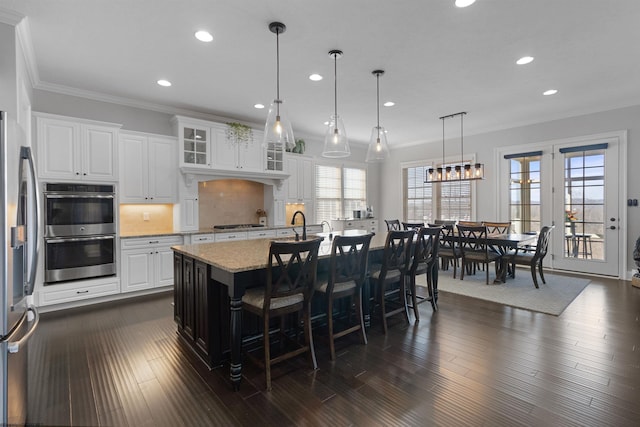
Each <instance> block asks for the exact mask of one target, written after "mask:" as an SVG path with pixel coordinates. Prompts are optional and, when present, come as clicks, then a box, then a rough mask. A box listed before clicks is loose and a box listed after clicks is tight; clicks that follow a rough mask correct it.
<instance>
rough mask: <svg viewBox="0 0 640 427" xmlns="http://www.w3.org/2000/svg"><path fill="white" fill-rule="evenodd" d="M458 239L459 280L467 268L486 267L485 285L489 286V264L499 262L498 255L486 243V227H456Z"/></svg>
mask: <svg viewBox="0 0 640 427" xmlns="http://www.w3.org/2000/svg"><path fill="white" fill-rule="evenodd" d="M458 236H459V238H460V251H461V253H462V267H461V268H460V280H464V273H465V270H467V267H469V266H472V265H475V264H483V265H486V266H487V268H485V271H486V274H487V285H488V284H489V264H490V263H492V262H495V263H496V271H497V270H498V267H497V263H498V262H499V261H500V258H501V255H500V253H498V252H496V251H494V250H492V249H491V248H490V246H489V243H488V241H487V227H485V226H484V225H482V226H465V225H458Z"/></svg>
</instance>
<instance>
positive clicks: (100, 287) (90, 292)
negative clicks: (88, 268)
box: [39, 281, 120, 305]
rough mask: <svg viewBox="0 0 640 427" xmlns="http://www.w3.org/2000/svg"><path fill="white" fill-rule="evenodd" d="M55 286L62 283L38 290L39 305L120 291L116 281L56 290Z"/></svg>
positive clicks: (95, 296)
mask: <svg viewBox="0 0 640 427" xmlns="http://www.w3.org/2000/svg"><path fill="white" fill-rule="evenodd" d="M56 286H64V285H50V286H48V288H51V289H45V290H43V291H40V294H39V297H40V298H39V299H40V305H51V304H61V303H64V302H71V301H78V300H83V299H88V298H97V297H102V296H106V295H113V294H118V293H120V282H118V281H114V282H109V283H101V284H97V285H88V286H82V285H79V286H76V287H73V288H69V287H66V286H65V289H60V290H56V289H55V287H56Z"/></svg>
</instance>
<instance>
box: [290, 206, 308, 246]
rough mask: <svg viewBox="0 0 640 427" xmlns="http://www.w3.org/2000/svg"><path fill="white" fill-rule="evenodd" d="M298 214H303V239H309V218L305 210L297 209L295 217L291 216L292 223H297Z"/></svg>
mask: <svg viewBox="0 0 640 427" xmlns="http://www.w3.org/2000/svg"><path fill="white" fill-rule="evenodd" d="M298 214H300V215H302V240H307V218H305V216H304V212H302V211H295V212H294V213H293V217H291V225H294V224H295V223H296V216H297V215H298Z"/></svg>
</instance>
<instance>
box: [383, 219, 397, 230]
mask: <svg viewBox="0 0 640 427" xmlns="http://www.w3.org/2000/svg"><path fill="white" fill-rule="evenodd" d="M384 222H385V223H386V224H387V231H392V230H395V231H397V230H401V228H400V220H398V219H385V220H384Z"/></svg>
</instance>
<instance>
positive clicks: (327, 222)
mask: <svg viewBox="0 0 640 427" xmlns="http://www.w3.org/2000/svg"><path fill="white" fill-rule="evenodd" d="M324 224H327V227H329V240H331V239H332V238H333V227H331V224H329V221H322V222H321V223H320V225H324Z"/></svg>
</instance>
